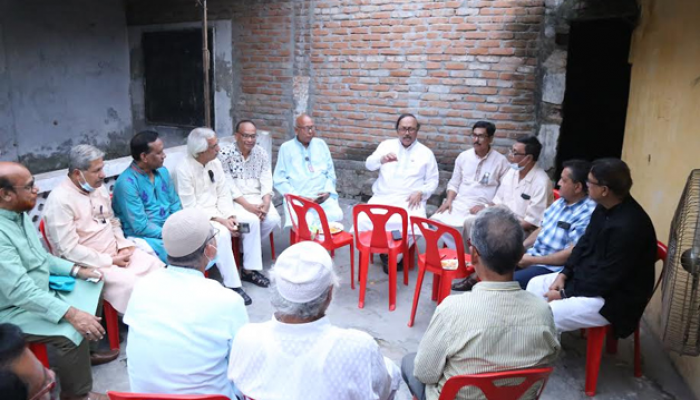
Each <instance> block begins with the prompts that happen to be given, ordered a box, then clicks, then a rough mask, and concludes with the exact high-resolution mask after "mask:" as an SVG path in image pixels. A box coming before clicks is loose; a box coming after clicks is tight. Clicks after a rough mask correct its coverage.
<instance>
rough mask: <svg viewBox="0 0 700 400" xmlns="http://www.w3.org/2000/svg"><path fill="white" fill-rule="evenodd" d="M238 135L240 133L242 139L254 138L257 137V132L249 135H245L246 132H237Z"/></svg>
mask: <svg viewBox="0 0 700 400" xmlns="http://www.w3.org/2000/svg"><path fill="white" fill-rule="evenodd" d="M239 135H241V136H242V137H243V139H255V138H257V137H258V134H257V133H253V134H251V135H246V134H244V133H239Z"/></svg>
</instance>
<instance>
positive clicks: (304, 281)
mask: <svg viewBox="0 0 700 400" xmlns="http://www.w3.org/2000/svg"><path fill="white" fill-rule="evenodd" d="M271 273H272V274H273V278H274V280H275V285H276V286H277V291H278V292H279V294H280V296H282V297H283V298H284V299H286V300H288V301H291V302H292V303H299V304H300V303H307V302H309V301H312V300H316V299H317V298H319V297H320V296H321V295H322V294H323V292H325V291H326V290H327V289H328V288H329V287H330V286H331V285H333V284H334V283H335V280H336V276H335V273H334V272H333V260H332V259H331V256H330V255H329V254H328V251H326V249H325V248H323V246H321V245H320V244H318V243H315V242H309V241H306V242H301V243H297V244H295V245H293V246H290V247H288V248H287V249H286V250H285V251H283V252H282V254H280V255H279V257H278V258H277V261H276V262H275V267H274V268H273V269H272V271H271Z"/></svg>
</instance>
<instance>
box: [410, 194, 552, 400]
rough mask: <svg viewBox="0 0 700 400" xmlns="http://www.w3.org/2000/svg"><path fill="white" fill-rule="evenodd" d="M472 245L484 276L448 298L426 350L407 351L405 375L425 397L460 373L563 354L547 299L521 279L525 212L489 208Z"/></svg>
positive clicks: (471, 395) (467, 394) (472, 395)
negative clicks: (520, 214) (516, 279)
mask: <svg viewBox="0 0 700 400" xmlns="http://www.w3.org/2000/svg"><path fill="white" fill-rule="evenodd" d="M469 251H470V252H471V257H472V264H473V265H474V268H475V270H476V272H477V274H478V275H479V277H480V278H481V282H479V283H477V284H476V285H474V288H473V290H472V291H471V292H467V293H464V294H461V295H456V296H449V297H447V298H446V299H445V300H443V302H442V303H441V304H440V305H439V306H438V307H437V309H436V310H435V314H434V315H433V318H432V320H431V321H430V325H429V326H428V330H427V331H426V332H425V335H424V336H423V339H422V340H421V342H420V345H419V346H418V353H416V354H408V355H406V356H405V357H404V359H403V362H402V364H401V372H402V375H403V378H404V380H405V381H406V383H407V384H408V387H409V389H410V390H411V393H413V395H414V396H415V397H416V398H418V399H420V400H424V399H427V400H437V399H438V397H439V396H440V391H441V390H442V387H443V386H444V385H445V382H446V381H447V380H448V379H450V378H451V377H453V376H455V375H463V374H480V373H488V372H498V371H507V370H514V369H523V368H532V367H536V366H541V365H549V364H552V363H553V362H554V360H555V359H556V357H557V355H558V354H559V350H560V345H559V341H558V339H557V331H556V329H555V327H554V318H553V317H552V312H551V311H550V310H549V307H548V306H547V303H546V302H545V301H544V300H543V299H542V298H541V297H539V298H538V297H537V296H534V295H531V294H530V293H528V292H526V291H524V290H522V289H520V286H519V285H518V283H517V282H514V281H513V271H514V270H515V265H516V264H517V263H518V261H519V260H520V258H521V257H522V255H523V252H524V248H523V231H522V229H520V223H519V221H518V219H517V218H516V217H515V216H514V215H513V214H512V213H511V212H510V211H508V210H506V209H503V208H500V207H492V208H488V209H485V210H483V211H481V212H480V213H479V215H478V217H477V219H476V220H475V221H474V223H473V225H472V228H471V241H470V243H469ZM538 386H539V385H535V386H533V388H532V389H531V392H536V390H537V389H538ZM529 393H530V392H528V393H526V395H527V394H529ZM457 398H458V399H462V400H464V399H483V398H484V397H483V394H482V393H481V392H480V391H479V390H478V389H475V388H468V389H464V390H462V391H460V394H459V395H458V397H457ZM524 398H531V397H529V396H525V397H524Z"/></svg>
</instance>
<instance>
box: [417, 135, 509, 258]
mask: <svg viewBox="0 0 700 400" xmlns="http://www.w3.org/2000/svg"><path fill="white" fill-rule="evenodd" d="M495 133H496V125H494V124H493V123H491V122H487V121H478V122H477V123H475V124H474V126H473V127H472V133H471V139H472V145H473V147H472V148H471V149H469V150H466V151H463V152H462V153H460V155H459V156H458V157H457V160H456V161H455V168H454V171H453V172H452V178H450V181H449V182H448V183H447V198H446V199H445V202H444V203H442V205H441V206H440V208H438V209H437V211H436V212H435V214H433V215H432V216H431V217H430V219H433V220H435V221H438V222H442V223H443V224H446V225H450V226H452V227H454V228H457V229H461V228H462V225H464V220H465V219H466V218H467V217H468V216H469V215H471V212H470V210H471V208H472V207H474V206H476V205H478V204H482V205H483V204H488V203H490V202H491V201H492V200H493V196H494V195H496V189H498V185H500V183H501V179H502V178H503V176H504V175H505V174H506V172H508V161H507V160H506V157H505V156H504V155H502V154H501V153H499V152H498V151H496V150H494V149H493V148H492V147H491V143H492V142H493V136H494V134H495ZM443 240H445V244H447V246H448V247H450V248H454V242H453V240H452V237H451V236H445V237H443Z"/></svg>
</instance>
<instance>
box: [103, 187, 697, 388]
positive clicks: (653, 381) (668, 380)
mask: <svg viewBox="0 0 700 400" xmlns="http://www.w3.org/2000/svg"><path fill="white" fill-rule="evenodd" d="M355 203H356V202H353V201H350V200H341V206H342V207H343V210H344V212H345V224H344V225H345V227H346V228H349V227H350V225H351V222H350V221H351V220H352V212H351V208H352V205H353V204H355ZM278 209H279V208H278ZM280 211H281V209H280ZM288 244H289V235H288V232H287V231H285V232H284V233H283V234H281V233H276V234H275V246H276V250H277V252H278V254H279V253H280V252H281V251H282V250H284V249H285V248H286V247H287V246H288ZM263 246H264V257H265V260H266V261H267V262H268V263H269V262H270V249H269V242H268V241H263ZM348 249H349V247H345V248H343V249H341V250H339V251H336V254H335V259H334V260H335V262H336V267H337V269H338V273H339V274H340V277H341V286H340V290H338V292H337V294H336V296H335V299H334V303H333V304H332V305H331V308H330V309H329V312H328V315H329V317H330V319H331V321H332V323H334V324H336V325H338V326H341V327H346V328H355V329H359V330H363V331H365V332H368V333H369V334H370V335H372V336H373V337H374V338H375V339H376V340H377V341H378V342H379V344H380V346H381V348H382V352H383V353H384V355H385V356H387V357H389V358H391V359H392V360H394V361H395V362H396V363H397V364H399V365H400V362H401V358H402V357H403V356H404V355H405V354H406V353H409V352H414V351H416V349H417V348H418V344H419V342H420V339H421V337H422V335H423V332H424V331H425V329H426V328H427V326H428V323H429V321H430V317H431V315H432V313H433V311H434V310H435V303H433V302H431V301H430V287H431V280H430V279H426V281H425V283H424V285H423V289H422V292H421V301H420V303H419V305H418V312H417V315H416V322H415V325H414V326H413V327H412V328H409V327H408V326H407V323H408V319H409V314H410V309H411V303H412V300H413V291H414V289H415V282H416V270H413V271H411V275H410V281H409V286H404V285H403V284H401V283H399V286H398V290H397V307H396V311H394V312H389V303H388V288H387V285H388V283H387V280H388V277H387V275H385V274H384V273H383V272H382V270H381V267H380V266H378V265H375V267H374V268H370V272H369V283H368V286H367V295H366V301H365V308H364V309H359V308H357V302H358V291H359V289H358V288H357V286H356V289H355V290H354V291H353V290H352V289H350V254H349V251H348ZM356 259H357V257H356ZM376 261H377V263H378V262H379V260H378V257H377V260H376ZM356 263H357V261H356ZM244 288H245V290H246V291H247V292H248V294H250V296H251V297H252V298H253V304H252V305H251V306H249V307H248V313H249V317H250V321H251V322H261V321H265V320H267V319H269V318H270V317H271V315H272V307H271V306H270V304H269V302H268V301H267V298H266V289H262V288H258V287H256V286H253V285H252V284H249V283H244ZM562 347H563V352H562V355H561V357H560V358H559V360H558V361H557V362H556V364H555V368H554V373H553V374H552V376H551V378H550V379H549V382H548V383H547V387H546V389H545V391H544V393H543V395H542V397H541V398H542V399H547V400H548V399H552V400H553V399H557V400H575V399H586V398H587V397H586V396H585V394H584V392H583V386H584V379H585V357H586V340H585V339H582V338H581V337H580V335H579V333H578V332H573V333H565V334H564V335H562ZM125 348H126V342H124V343H122V354H121V356H120V357H119V359H118V360H117V361H114V362H112V363H110V364H107V365H102V366H98V367H95V368H93V373H94V377H95V384H94V390H95V391H98V392H106V391H108V390H116V391H129V379H128V376H127V369H126V361H127V360H126V354H125ZM642 352H643V371H644V376H643V377H641V378H635V377H634V375H633V367H632V340H631V338H628V339H625V340H622V341H620V344H619V351H618V354H617V355H608V354H604V355H603V360H602V363H601V370H600V375H599V380H598V390H597V395H596V396H595V397H594V398H595V399H601V400H602V399H606V400H608V399H609V400H612V399H649V400H652V399H684V400H685V399H695V397H694V396H693V394H692V392H691V391H690V390H689V389H688V387H687V385H686V384H685V383H684V382H683V380H682V378H681V377H680V375H679V374H678V373H677V372H676V370H675V369H674V367H673V366H672V364H671V362H670V360H669V358H668V356H667V355H666V354H665V353H664V352H663V351H662V349H661V346H660V344H659V343H658V341H657V340H656V339H655V338H654V337H652V336H651V335H650V334H649V333H648V331H647V330H646V329H643V330H642ZM396 398H397V400H410V399H411V395H410V393H409V392H408V388H407V387H406V385H405V384H403V383H402V386H401V389H400V391H399V393H398V395H397V397H396Z"/></svg>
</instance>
